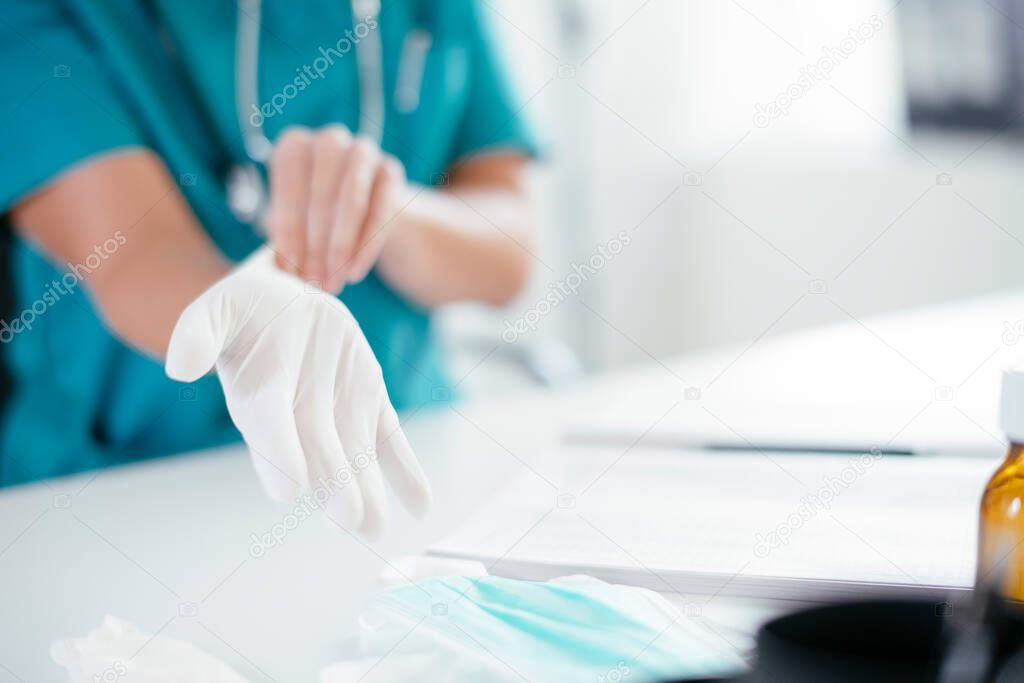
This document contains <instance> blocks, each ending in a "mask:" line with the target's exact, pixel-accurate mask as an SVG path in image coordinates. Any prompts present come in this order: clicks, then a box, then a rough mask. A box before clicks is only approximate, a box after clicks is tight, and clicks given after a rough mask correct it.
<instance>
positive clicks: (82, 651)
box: [50, 616, 251, 683]
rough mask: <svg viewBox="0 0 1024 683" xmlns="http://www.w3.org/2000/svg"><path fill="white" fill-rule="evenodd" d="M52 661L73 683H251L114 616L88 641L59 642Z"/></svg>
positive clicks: (170, 640)
mask: <svg viewBox="0 0 1024 683" xmlns="http://www.w3.org/2000/svg"><path fill="white" fill-rule="evenodd" d="M50 656H51V657H53V661H55V662H57V664H60V665H61V666H63V667H64V668H65V669H67V671H68V680H70V681H71V683H94V681H117V682H118V683H172V682H173V683H251V682H250V681H249V679H247V678H245V677H243V676H241V675H240V674H239V673H238V672H236V671H235V670H234V669H232V668H231V667H230V666H228V665H227V664H225V663H224V662H222V661H221V660H219V659H217V658H216V657H214V656H212V655H209V654H207V653H205V652H203V651H202V650H200V649H199V648H198V647H196V646H195V645H191V644H189V643H186V642H183V641H180V640H175V639H174V638H169V637H167V636H163V635H159V634H158V635H153V634H151V633H146V632H144V631H140V630H139V629H138V628H137V627H136V626H135V625H134V624H131V623H129V622H127V621H125V620H124V619H119V618H118V617H112V616H108V617H106V618H105V619H104V620H103V623H102V624H101V625H100V626H99V627H98V628H95V629H93V630H92V631H91V632H90V633H89V634H88V635H87V636H85V637H84V638H69V639H66V640H58V641H55V642H54V643H53V645H51V646H50Z"/></svg>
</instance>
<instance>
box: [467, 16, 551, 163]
mask: <svg viewBox="0 0 1024 683" xmlns="http://www.w3.org/2000/svg"><path fill="white" fill-rule="evenodd" d="M466 4H467V5H468V6H469V7H468V13H467V14H468V20H469V34H470V35H469V50H470V56H469V64H470V67H469V69H470V71H469V83H468V88H469V94H468V102H467V104H466V109H465V114H464V117H463V120H462V122H461V125H460V127H459V132H458V134H457V136H456V140H455V146H454V149H453V153H452V160H453V161H454V160H456V159H459V158H461V157H466V156H470V155H473V154H476V153H480V152H484V151H488V150H492V149H502V150H514V151H518V152H522V153H523V154H526V155H527V156H530V157H536V156H537V155H538V154H539V151H540V150H539V146H538V144H537V141H536V140H535V139H534V136H533V133H532V131H531V130H530V125H529V123H528V120H527V114H526V101H525V99H523V98H522V97H517V94H516V93H515V88H513V84H512V81H511V79H510V76H509V72H508V69H507V68H506V66H505V63H504V61H503V60H502V58H501V55H500V51H499V46H498V43H497V41H496V39H495V36H494V32H493V30H492V28H491V25H490V24H491V22H492V20H493V17H492V16H490V15H491V14H493V13H492V12H491V11H490V10H489V9H487V6H486V3H485V2H483V0H467V2H466Z"/></svg>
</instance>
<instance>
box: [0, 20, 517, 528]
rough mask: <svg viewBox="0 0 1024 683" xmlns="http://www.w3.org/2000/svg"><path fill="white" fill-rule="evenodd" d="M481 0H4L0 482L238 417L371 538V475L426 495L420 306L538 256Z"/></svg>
mask: <svg viewBox="0 0 1024 683" xmlns="http://www.w3.org/2000/svg"><path fill="white" fill-rule="evenodd" d="M487 13H488V11H487V10H486V8H485V6H484V5H483V4H482V3H478V2H476V1H475V0H445V1H444V2H442V1H441V0H384V1H383V3H382V4H381V5H380V6H376V5H375V4H374V3H372V2H370V3H366V2H353V3H352V4H350V3H348V2H344V1H339V0H313V1H311V2H309V3H298V4H296V3H292V2H288V1H286V0H266V1H265V2H262V3H260V2H254V1H253V0H245V1H244V2H243V4H241V5H240V6H236V5H235V4H234V3H230V2H207V3H180V2H174V1H173V0H150V1H149V2H138V0H111V1H110V2H103V3H93V2H74V1H67V2H62V1H59V0H14V1H13V2H10V3H7V5H6V6H5V9H4V17H3V20H2V21H0V43H2V44H3V45H4V46H5V48H4V51H3V53H2V54H0V64H2V71H0V72H2V73H3V77H2V78H3V80H4V84H3V85H4V87H3V88H0V119H2V126H0V146H2V148H3V149H4V150H5V153H4V155H3V159H4V161H5V163H4V167H3V169H2V170H0V207H2V211H3V213H4V221H5V225H4V226H3V229H2V233H3V237H4V242H5V244H6V247H5V250H4V253H3V254H2V258H3V266H2V268H0V273H2V276H3V279H4V280H5V281H4V282H2V283H0V293H2V296H0V300H6V306H5V308H6V310H4V311H2V321H3V322H2V324H0V342H2V343H0V367H2V371H3V380H4V381H3V382H2V401H3V404H2V405H3V409H2V414H0V416H2V417H0V485H11V484H16V483H21V482H27V481H32V480H36V479H40V478H44V477H51V476H56V475H62V474H68V473H72V472H78V471H83V470H89V469H93V468H97V467H103V466H107V465H113V464H117V463H123V462H126V461H129V460H133V459H138V458H144V457H151V456H157V455H162V454H167V453H173V452H180V451H188V450H195V449H200V448H206V447H211V446H216V445H219V444H225V443H229V442H232V441H234V440H236V439H237V438H238V437H239V432H240V433H241V436H242V437H244V439H245V441H246V443H247V444H248V446H249V449H250V453H251V454H252V461H253V464H254V466H255V469H256V472H257V474H258V476H259V479H260V480H261V482H262V484H263V486H264V487H265V488H266V490H267V491H268V493H270V495H272V496H273V497H275V498H277V499H287V498H289V497H292V496H295V495H298V494H299V493H301V492H302V491H309V490H310V489H311V488H313V489H316V488H318V487H322V488H324V489H325V490H328V491H329V492H330V493H331V494H332V496H331V502H330V504H329V513H330V514H332V515H333V517H334V518H335V519H336V520H337V521H338V522H339V523H341V524H344V525H345V526H347V527H349V528H354V529H359V530H361V531H362V532H363V533H365V534H367V535H374V534H375V533H377V532H378V531H379V529H380V527H381V526H382V525H383V523H384V520H385V516H386V509H385V502H384V482H385V481H386V482H387V483H388V484H389V485H390V486H391V487H392V488H393V489H394V490H395V492H396V494H397V495H398V497H399V498H400V499H401V500H402V502H403V503H404V504H405V506H406V507H407V508H408V509H409V510H410V511H411V512H413V513H414V514H421V513H423V512H424V511H425V509H426V507H427V505H428V504H429V489H428V487H427V483H426V479H425V477H424V476H423V473H422V471H421V470H420V468H419V465H418V464H417V462H416V459H415V457H414V456H413V454H412V452H411V451H410V449H409V447H408V444H407V442H406V441H405V437H404V436H403V435H402V433H401V429H400V427H399V426H398V420H397V418H396V417H395V412H394V410H393V408H392V403H393V405H394V406H395V407H397V408H399V409H403V408H406V409H407V408H413V407H417V406H422V405H424V404H426V403H427V402H429V401H431V400H432V399H434V400H436V399H438V398H443V397H445V396H448V395H449V390H450V387H449V385H448V381H447V379H446V377H445V373H444V370H443V365H442V360H441V354H440V352H439V349H438V346H437V344H436V341H435V339H434V336H433V333H432V330H431V317H430V311H431V310H432V309H434V308H436V307H437V306H438V305H441V304H444V303H446V302H450V301H458V300H476V301H482V302H487V303H492V304H501V303H503V302H506V301H508V300H509V299H510V298H512V297H513V296H515V294H516V293H517V292H518V291H519V290H520V288H521V287H522V285H523V283H524V280H525V278H526V274H527V270H528V265H529V255H528V251H527V249H528V246H524V245H528V243H529V240H530V228H531V225H530V219H529V212H528V206H527V199H526V197H525V193H524V187H523V175H524V170H525V166H526V164H527V162H528V160H529V158H530V157H532V156H533V154H534V145H533V143H532V140H531V138H530V137H529V135H528V133H527V131H526V130H525V128H524V126H523V123H522V120H521V117H520V115H519V107H520V103H519V102H518V101H517V100H516V99H515V98H514V97H513V96H512V95H511V94H510V90H509V87H508V81H507V78H506V74H505V73H504V71H503V70H502V68H501V66H500V64H499V61H498V59H497V57H496V55H495V52H494V47H493V45H492V44H491V41H490V38H489V37H488V35H487V34H486V31H485V24H486V22H487V20H488V19H490V17H488V16H486V15H487ZM264 175H266V176H268V178H267V180H266V181H265V182H266V185H267V191H266V192H265V194H266V201H265V202H264V201H261V196H260V195H261V185H262V184H263V182H264V180H263V176H264ZM264 232H265V234H264ZM265 243H268V246H267V247H262V248H261V245H263V244H265ZM338 295H340V299H339V298H336V296H338ZM378 363H379V365H378ZM210 370H214V371H215V372H214V373H212V374H208V372H209V371H210ZM168 375H169V376H170V377H171V378H173V379H174V380H179V381H180V382H186V384H182V383H180V382H176V381H173V380H172V379H169V378H168ZM385 387H386V389H385Z"/></svg>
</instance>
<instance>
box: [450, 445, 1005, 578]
mask: <svg viewBox="0 0 1024 683" xmlns="http://www.w3.org/2000/svg"><path fill="white" fill-rule="evenodd" d="M637 450H639V449H637ZM616 457H617V456H616ZM597 460H600V459H599V458H595V462H592V463H590V465H591V466H589V467H588V466H586V464H584V465H581V464H580V463H576V464H575V465H574V467H575V468H576V469H578V470H579V472H578V474H577V475H575V476H573V475H572V474H571V470H572V468H569V471H570V474H569V475H564V473H563V475H564V476H560V477H544V476H543V475H542V474H540V473H525V474H524V475H523V477H522V478H521V479H520V480H518V481H516V482H515V483H513V484H512V485H511V486H510V487H509V488H508V489H507V490H506V491H504V493H503V494H502V495H501V496H500V497H498V498H497V499H496V500H495V501H494V502H493V503H491V504H489V505H488V506H487V507H486V508H485V509H483V510H480V511H479V513H478V514H476V515H474V517H473V518H472V519H470V520H469V521H468V522H467V523H466V524H465V525H464V526H462V527H461V528H459V529H457V530H456V531H455V532H454V533H453V534H451V535H450V536H448V537H447V538H444V539H443V540H442V541H441V542H440V543H438V544H436V545H435V546H434V547H433V548H432V553H433V554H436V555H441V556H447V557H461V558H473V559H478V560H481V561H483V562H484V563H485V564H487V565H489V568H490V571H491V572H492V573H495V574H502V575H507V576H514V577H517V578H526V579H545V578H549V577H552V576H557V575H563V574H567V573H575V572H585V573H589V574H593V575H595V576H598V577H600V578H603V579H605V580H609V581H615V582H622V583H632V584H636V585H642V586H645V587H648V588H652V589H654V590H658V591H664V592H679V593H700V594H707V595H718V594H721V595H744V596H762V597H774V598H818V597H835V596H836V595H837V594H855V595H858V596H859V595H863V594H864V593H865V592H872V593H887V592H893V591H895V592H901V593H906V592H914V593H927V594H936V595H939V594H944V593H947V592H949V591H950V590H958V589H960V590H962V589H965V588H969V587H970V586H971V585H972V584H973V582H974V572H975V548H976V539H977V520H978V511H977V508H978V502H979V499H980V495H981V491H982V489H983V487H984V484H985V482H986V481H987V478H988V477H989V475H990V474H991V472H992V471H994V469H995V467H996V465H997V461H995V460H992V459H977V458H963V459H961V458H953V457H925V456H919V457H905V456H904V457H901V456H886V455H882V456H879V455H873V454H862V455H851V456H837V455H828V456H825V455H808V454H798V455H794V454H790V455H786V454H778V453H739V452H735V453H734V452H713V453H709V452H706V451H705V452H697V451H664V450H662V451H658V450H647V451H643V452H637V451H636V450H634V451H633V452H631V453H629V454H628V455H627V456H625V457H622V458H621V459H620V460H617V461H616V460H615V459H614V458H613V459H606V460H604V461H601V462H597ZM609 465H610V467H609ZM552 481H561V482H568V485H566V486H565V488H564V490H556V488H555V486H554V485H553V484H552V483H551V482H552Z"/></svg>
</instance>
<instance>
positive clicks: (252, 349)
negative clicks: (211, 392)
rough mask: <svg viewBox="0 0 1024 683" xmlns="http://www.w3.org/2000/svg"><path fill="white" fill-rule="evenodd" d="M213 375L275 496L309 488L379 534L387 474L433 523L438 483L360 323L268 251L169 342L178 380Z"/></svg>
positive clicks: (220, 288)
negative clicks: (426, 469)
mask: <svg viewBox="0 0 1024 683" xmlns="http://www.w3.org/2000/svg"><path fill="white" fill-rule="evenodd" d="M214 366H216V369H217V375H218V377H219V378H220V382H221V385H222V386H223V388H224V396H225V398H226V399H227V406H228V411H229V413H230V414H231V419H232V420H233V421H234V423H235V425H236V426H237V427H238V429H239V431H241V433H242V436H243V438H244V439H245V442H246V444H247V445H248V446H249V451H250V453H251V455H252V461H253V465H254V466H255V468H256V471H257V473H258V474H259V477H260V480H261V481H262V482H263V486H264V488H265V489H266V490H267V493H268V494H270V496H271V497H272V498H274V499H276V500H288V499H293V498H295V497H296V496H298V495H300V494H301V493H302V492H303V491H309V490H311V491H312V492H313V495H314V497H315V498H317V500H318V501H319V502H323V501H322V500H321V499H326V509H327V514H328V516H330V517H331V519H333V520H334V521H336V522H337V523H339V524H341V525H342V526H344V527H346V528H348V529H357V530H359V532H360V533H361V534H363V535H365V536H368V537H374V536H376V535H378V534H379V532H380V530H381V528H382V527H383V525H384V522H385V521H386V500H385V492H384V478H385V477H386V478H387V479H388V482H389V483H390V485H391V487H392V489H393V490H394V491H395V493H396V495H397V496H398V498H399V500H401V501H402V504H403V505H404V506H405V508H406V509H407V510H409V512H410V513H412V514H413V515H416V516H418V517H419V516H422V515H424V514H426V512H427V510H428V508H429V507H430V487H429V484H428V483H427V479H426V476H425V475H424V474H423V470H422V469H421V468H420V465H419V462H418V461H417V460H416V456H415V455H413V452H412V449H411V448H410V447H409V443H408V441H406V438H405V435H404V434H403V433H402V429H401V427H400V426H399V423H398V416H397V415H396V414H395V410H394V408H392V407H391V402H390V401H389V400H388V395H387V391H386V389H385V388H384V378H383V376H382V374H381V369H380V365H379V364H378V363H377V359H376V358H375V357H374V355H373V351H372V350H371V349H370V346H369V344H368V343H367V341H366V338H365V337H364V336H363V333H362V330H360V329H359V325H358V324H357V323H356V321H355V318H353V317H352V314H351V313H350V312H349V310H348V309H347V308H346V307H345V305H344V304H342V303H341V302H340V301H339V300H338V299H336V298H335V297H333V296H330V295H328V294H325V293H324V292H322V291H320V290H319V289H317V288H315V287H312V286H309V285H306V283H304V282H302V281H301V280H300V279H298V278H297V277H295V276H293V275H289V274H288V273H285V272H284V271H282V270H280V269H278V268H277V266H275V265H274V262H273V254H272V252H271V251H270V249H269V248H266V247H264V248H262V249H260V250H258V251H257V252H256V253H255V254H253V255H252V256H250V257H249V258H248V259H247V260H246V261H244V262H243V263H242V264H240V265H239V266H238V267H237V268H236V269H235V270H233V271H232V272H231V273H230V274H228V275H227V276H225V277H224V278H223V279H222V280H220V281H219V282H217V283H215V284H214V285H213V286H212V287H210V289H208V290H207V291H206V292H204V293H203V294H202V295H200V296H199V298H198V299H196V300H195V301H194V302H192V303H191V304H190V305H189V306H188V308H186V309H185V310H184V311H183V312H182V314H181V317H180V318H179V320H178V323H177V325H176V326H175V328H174V331H173V333H172V334H171V340H170V344H169V346H168V349H167V362H166V365H165V370H166V372H167V375H168V376H169V377H171V378H172V379H176V380H179V381H182V382H192V381H195V380H197V379H199V378H200V377H202V376H203V375H204V374H206V373H207V372H209V370H210V369H211V368H212V367H214ZM327 494H330V496H329V498H328V497H327Z"/></svg>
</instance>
